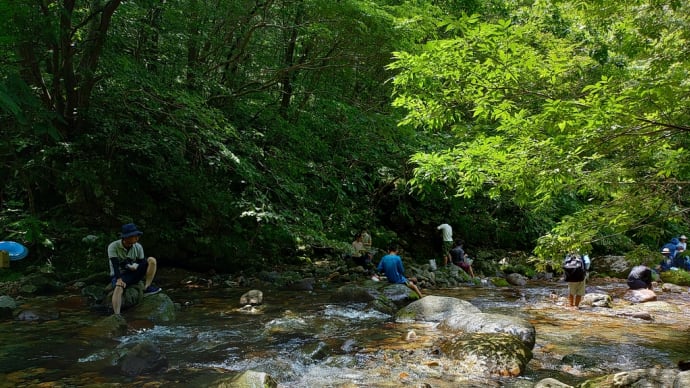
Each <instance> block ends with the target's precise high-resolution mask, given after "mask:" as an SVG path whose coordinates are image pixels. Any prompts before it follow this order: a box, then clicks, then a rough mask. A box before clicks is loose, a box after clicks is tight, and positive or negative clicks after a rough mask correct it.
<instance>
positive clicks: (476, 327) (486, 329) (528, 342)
mask: <svg viewBox="0 0 690 388" xmlns="http://www.w3.org/2000/svg"><path fill="white" fill-rule="evenodd" d="M439 328H441V329H444V330H449V331H463V332H466V333H486V334H499V333H500V334H509V335H512V336H515V337H516V338H517V339H519V340H520V341H522V342H523V343H524V344H525V346H526V347H528V348H529V349H530V350H532V349H533V348H534V343H535V341H536V336H537V334H536V330H535V328H534V325H532V324H531V323H529V322H528V321H527V320H525V319H523V318H519V317H511V316H508V315H503V314H489V313H476V314H464V315H451V316H448V317H446V318H445V319H444V320H443V321H441V324H440V325H439Z"/></svg>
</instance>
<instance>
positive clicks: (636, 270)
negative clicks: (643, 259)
mask: <svg viewBox="0 0 690 388" xmlns="http://www.w3.org/2000/svg"><path fill="white" fill-rule="evenodd" d="M628 287H629V288H630V289H631V290H639V289H642V288H647V289H650V290H651V289H652V269H651V268H649V267H647V265H646V264H641V265H637V266H635V267H633V269H632V270H630V274H629V275H628Z"/></svg>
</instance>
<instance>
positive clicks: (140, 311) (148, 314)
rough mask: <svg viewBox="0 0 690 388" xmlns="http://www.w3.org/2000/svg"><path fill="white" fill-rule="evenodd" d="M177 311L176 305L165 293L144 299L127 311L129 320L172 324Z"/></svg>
mask: <svg viewBox="0 0 690 388" xmlns="http://www.w3.org/2000/svg"><path fill="white" fill-rule="evenodd" d="M176 313H177V309H176V308H175V303H173V301H172V299H170V297H169V296H168V295H166V294H165V293H163V292H159V293H158V294H154V295H149V296H147V297H145V298H142V300H141V302H140V303H139V304H138V305H136V306H134V307H133V308H132V309H131V310H129V311H127V318H128V319H147V320H149V321H151V322H154V323H164V322H172V321H174V320H175V317H176Z"/></svg>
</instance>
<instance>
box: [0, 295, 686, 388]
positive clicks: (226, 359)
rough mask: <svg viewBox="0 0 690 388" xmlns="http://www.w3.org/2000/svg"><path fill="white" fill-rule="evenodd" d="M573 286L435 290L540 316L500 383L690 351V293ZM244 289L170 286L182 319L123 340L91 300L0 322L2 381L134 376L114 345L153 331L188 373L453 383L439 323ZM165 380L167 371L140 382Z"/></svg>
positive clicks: (322, 383)
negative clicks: (118, 360)
mask: <svg viewBox="0 0 690 388" xmlns="http://www.w3.org/2000/svg"><path fill="white" fill-rule="evenodd" d="M620 287H622V285H621V284H615V283H614V284H605V285H601V286H600V289H604V288H606V289H607V291H612V292H616V290H617V289H618V288H620ZM565 290H566V285H565V284H564V283H545V284H539V285H530V286H528V287H525V288H520V289H517V288H516V289H513V288H503V289H497V288H487V287H470V286H468V287H462V288H457V289H444V290H430V292H429V293H430V294H432V293H433V294H436V295H443V296H452V297H456V298H460V299H464V300H467V301H469V302H471V303H472V304H473V305H475V306H477V307H478V308H479V309H481V310H482V311H484V312H490V313H499V314H506V315H512V316H520V317H522V318H525V319H527V320H528V321H530V322H531V323H532V324H534V325H535V327H536V331H537V338H536V345H535V348H534V358H533V360H532V361H531V362H530V363H529V365H528V370H527V371H526V373H525V375H524V376H523V377H521V378H520V379H512V380H511V379H502V380H500V381H498V382H494V383H495V384H499V385H502V386H513V385H517V384H518V381H520V380H522V381H524V380H531V381H537V380H539V379H541V378H544V377H554V378H557V379H559V380H561V381H563V382H568V383H576V382H579V381H582V380H584V379H585V378H587V377H593V376H597V375H601V374H606V373H610V372H615V371H620V370H629V369H634V368H646V367H652V366H657V365H658V366H662V367H672V366H673V365H674V364H675V363H676V362H677V361H678V360H680V359H688V358H690V350H688V349H687V343H688V340H689V338H688V337H689V336H690V334H689V332H688V325H689V324H688V322H690V321H689V318H690V316H688V314H689V313H688V309H687V304H686V305H684V306H682V308H681V309H679V311H678V312H659V313H658V314H657V315H658V317H659V318H660V319H657V320H654V321H644V320H640V319H633V318H626V317H619V316H615V315H613V314H609V313H603V312H602V310H603V309H593V308H589V309H583V310H580V311H573V310H567V309H565V308H564V307H563V306H562V305H560V303H562V297H563V295H564V292H565ZM245 291H246V290H228V289H195V290H171V291H169V292H168V295H169V296H170V297H171V298H172V299H173V300H175V301H181V300H195V301H197V303H195V304H190V305H189V307H185V308H183V309H182V310H181V311H180V312H179V314H178V319H177V321H176V322H175V323H173V324H170V325H166V326H161V325H156V326H154V327H150V328H141V329H137V330H132V331H131V332H130V333H128V334H127V335H126V336H124V337H122V338H118V339H116V340H98V341H91V340H88V339H85V338H80V337H79V336H75V335H74V333H78V332H79V331H80V329H82V328H83V327H84V326H88V325H90V323H91V322H93V321H96V320H98V319H100V318H102V317H100V316H95V315H94V314H92V313H89V312H88V311H85V310H84V311H78V312H74V311H72V312H70V313H69V314H63V315H62V316H61V318H60V319H59V320H56V321H48V322H43V323H31V322H17V321H14V322H3V323H1V324H0V336H1V337H2V338H3V340H2V341H3V343H2V346H1V347H0V373H1V375H0V377H2V379H0V380H4V381H7V382H10V383H12V384H13V385H26V386H29V385H32V384H33V383H36V382H44V381H52V382H55V383H57V384H58V385H77V386H78V385H82V384H87V383H93V382H94V381H100V382H103V383H108V382H110V383H127V382H131V381H129V380H127V379H125V378H124V377H122V376H119V375H118V374H117V373H115V372H112V371H111V372H108V370H109V369H108V367H112V365H113V362H114V361H113V359H114V353H113V352H112V351H111V349H116V348H117V347H122V346H126V345H127V344H129V343H137V342H140V341H142V340H151V341H153V342H154V343H156V344H157V345H158V346H159V347H160V348H161V351H162V353H163V354H164V355H165V356H166V357H167V358H168V361H169V371H180V373H184V372H181V371H184V370H186V369H188V368H219V369H222V370H229V371H244V370H248V369H251V370H255V371H262V372H267V373H269V374H270V375H271V376H273V377H274V378H275V379H276V380H277V381H279V383H280V385H281V386H284V387H302V386H303V387H326V386H338V385H343V384H348V383H349V384H354V385H355V386H376V387H385V386H398V385H400V383H420V382H426V383H429V384H431V385H432V386H438V387H443V386H449V387H450V386H453V385H454V384H453V382H452V381H448V380H447V377H445V376H446V374H444V368H452V366H448V365H441V364H440V363H439V361H438V358H437V357H436V356H435V355H434V353H433V352H432V351H431V349H432V348H433V347H434V341H436V340H437V339H438V338H439V337H441V336H443V335H445V333H440V332H439V331H438V330H437V329H436V325H434V324H419V323H417V324H398V323H394V322H393V321H392V319H391V317H390V316H388V315H386V314H383V313H380V312H377V311H373V310H368V309H366V305H365V304H357V303H353V304H348V305H341V304H335V303H332V302H331V301H330V296H331V290H328V289H321V290H317V291H316V292H313V293H304V292H287V291H280V292H271V291H267V290H264V298H265V299H264V305H263V306H261V307H260V308H259V309H257V310H256V311H254V312H252V313H248V312H246V311H242V310H240V309H239V307H241V306H238V305H237V301H238V300H239V297H240V296H241V295H242V294H243V293H244V292H245ZM683 298H684V297H681V298H680V299H681V301H682V299H683ZM33 303H38V304H39V305H40V303H41V302H40V301H38V302H33ZM43 303H45V304H50V303H54V302H51V301H50V300H46V301H45V302H43ZM411 333H412V334H413V336H411ZM400 350H404V352H400ZM169 374H171V375H172V372H169ZM165 379H166V376H165V375H163V376H150V377H146V378H141V379H139V380H138V381H140V382H142V384H143V382H145V381H159V382H161V381H165Z"/></svg>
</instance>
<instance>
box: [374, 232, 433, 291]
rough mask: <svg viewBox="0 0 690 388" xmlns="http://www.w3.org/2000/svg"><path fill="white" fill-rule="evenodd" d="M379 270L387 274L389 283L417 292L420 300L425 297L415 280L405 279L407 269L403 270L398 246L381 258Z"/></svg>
mask: <svg viewBox="0 0 690 388" xmlns="http://www.w3.org/2000/svg"><path fill="white" fill-rule="evenodd" d="M377 270H378V271H379V272H383V273H385V274H386V278H388V282H389V283H393V284H404V285H406V286H408V287H409V288H410V289H412V291H414V292H416V293H417V295H419V297H420V298H422V297H424V296H423V295H422V292H421V291H419V288H418V287H417V285H415V284H414V282H413V281H414V280H415V279H407V278H406V277H405V275H404V273H405V269H404V268H403V264H402V259H401V258H400V256H398V246H397V245H396V244H391V245H390V247H389V248H388V254H387V255H385V256H383V257H382V258H381V261H380V262H379V266H378V268H377Z"/></svg>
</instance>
